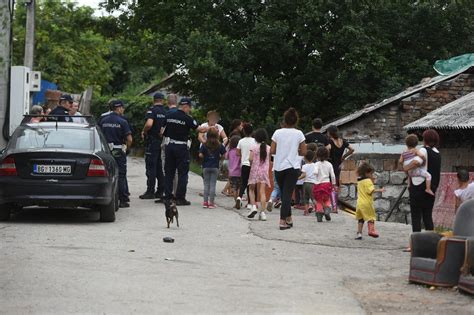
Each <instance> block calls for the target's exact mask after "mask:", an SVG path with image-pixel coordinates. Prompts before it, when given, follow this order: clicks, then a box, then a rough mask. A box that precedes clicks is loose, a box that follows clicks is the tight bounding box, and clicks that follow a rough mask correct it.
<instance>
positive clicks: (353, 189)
mask: <svg viewBox="0 0 474 315" xmlns="http://www.w3.org/2000/svg"><path fill="white" fill-rule="evenodd" d="M349 198H351V199H356V198H357V186H356V185H351V186H349Z"/></svg>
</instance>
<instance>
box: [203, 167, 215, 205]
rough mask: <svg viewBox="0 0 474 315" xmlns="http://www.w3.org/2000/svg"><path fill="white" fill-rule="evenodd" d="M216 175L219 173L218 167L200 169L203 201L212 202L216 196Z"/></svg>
mask: <svg viewBox="0 0 474 315" xmlns="http://www.w3.org/2000/svg"><path fill="white" fill-rule="evenodd" d="M217 175H219V169H218V168H203V169H202V179H203V181H204V202H209V203H212V204H214V198H215V197H216V183H217Z"/></svg>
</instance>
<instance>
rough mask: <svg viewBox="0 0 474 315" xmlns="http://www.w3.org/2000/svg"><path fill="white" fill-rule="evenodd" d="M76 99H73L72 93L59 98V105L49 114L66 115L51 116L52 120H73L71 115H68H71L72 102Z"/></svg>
mask: <svg viewBox="0 0 474 315" xmlns="http://www.w3.org/2000/svg"><path fill="white" fill-rule="evenodd" d="M73 102H74V100H73V99H72V97H71V95H69V94H63V95H61V97H60V98H59V105H58V106H56V108H55V109H53V110H52V111H51V112H50V113H49V115H51V116H65V117H51V118H50V120H55V121H72V118H71V117H67V116H68V115H69V110H71V107H72V104H73Z"/></svg>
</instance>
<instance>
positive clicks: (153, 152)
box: [145, 105, 166, 198]
mask: <svg viewBox="0 0 474 315" xmlns="http://www.w3.org/2000/svg"><path fill="white" fill-rule="evenodd" d="M165 115H166V110H165V108H164V106H163V105H154V106H151V107H150V108H149V109H148V111H147V113H146V115H145V121H147V120H148V119H152V120H153V125H152V127H151V128H150V130H148V132H147V134H146V135H145V166H146V177H147V182H146V184H147V190H146V192H145V195H147V194H150V195H153V196H154V197H156V198H162V197H163V193H164V182H165V177H164V175H163V165H162V160H161V142H162V139H161V128H162V127H163V126H164V125H165ZM156 181H158V187H157V190H156V194H155V184H156Z"/></svg>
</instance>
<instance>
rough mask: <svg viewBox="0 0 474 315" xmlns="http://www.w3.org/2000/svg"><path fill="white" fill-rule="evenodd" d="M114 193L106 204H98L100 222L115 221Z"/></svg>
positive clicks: (115, 197)
mask: <svg viewBox="0 0 474 315" xmlns="http://www.w3.org/2000/svg"><path fill="white" fill-rule="evenodd" d="M116 199H117V196H116V194H113V196H112V200H111V201H110V203H109V204H108V205H106V206H100V208H99V211H100V221H101V222H114V221H115V205H116Z"/></svg>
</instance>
